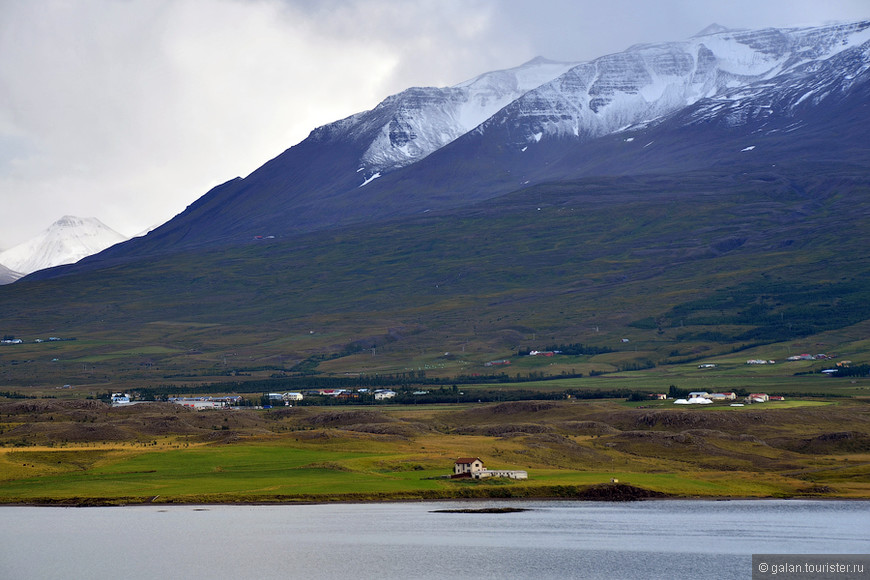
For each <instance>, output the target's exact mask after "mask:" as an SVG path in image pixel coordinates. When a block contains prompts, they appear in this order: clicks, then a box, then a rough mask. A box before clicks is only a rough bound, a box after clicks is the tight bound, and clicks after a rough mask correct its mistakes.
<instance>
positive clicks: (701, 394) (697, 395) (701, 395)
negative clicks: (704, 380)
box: [689, 391, 710, 399]
mask: <svg viewBox="0 0 870 580" xmlns="http://www.w3.org/2000/svg"><path fill="white" fill-rule="evenodd" d="M689 398H690V399H709V398H710V393H708V392H707V391H693V392H691V393H689Z"/></svg>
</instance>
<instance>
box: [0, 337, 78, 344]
mask: <svg viewBox="0 0 870 580" xmlns="http://www.w3.org/2000/svg"><path fill="white" fill-rule="evenodd" d="M63 340H75V339H74V338H60V337H59V336H49V337H48V338H35V339H33V342H35V343H41V342H60V341H63ZM0 344H24V341H23V340H22V339H20V338H12V337H7V338H4V339H3V340H0Z"/></svg>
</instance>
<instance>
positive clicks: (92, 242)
mask: <svg viewBox="0 0 870 580" xmlns="http://www.w3.org/2000/svg"><path fill="white" fill-rule="evenodd" d="M126 239H127V238H126V237H125V236H123V235H121V234H119V233H118V232H116V231H115V230H113V229H111V228H110V227H108V226H107V225H105V224H104V223H103V222H101V221H100V220H98V219H97V218H79V217H74V216H64V217H62V218H60V219H59V220H57V221H56V222H54V223H53V224H51V225H50V226H49V227H48V228H47V229H46V230H44V231H43V232H42V233H40V234H39V235H37V236H35V237H33V238H31V239H29V240H27V241H26V242H23V243H21V244H18V245H17V246H15V247H13V248H10V249H8V250H6V251H5V252H2V253H0V264H3V265H4V266H6V267H7V268H8V269H11V270H14V271H15V272H19V273H21V274H30V273H31V272H35V271H37V270H42V269H44V268H51V267H53V266H60V265H62V264H72V263H74V262H78V261H79V260H81V259H82V258H84V257H85V256H90V255H92V254H96V253H97V252H100V251H102V250H105V249H106V248H108V247H109V246H113V245H115V244H117V243H119V242H123V241H125V240H126ZM11 281H14V280H10V282H11Z"/></svg>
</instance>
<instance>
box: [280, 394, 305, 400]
mask: <svg viewBox="0 0 870 580" xmlns="http://www.w3.org/2000/svg"><path fill="white" fill-rule="evenodd" d="M284 400H285V401H301V400H302V393H284Z"/></svg>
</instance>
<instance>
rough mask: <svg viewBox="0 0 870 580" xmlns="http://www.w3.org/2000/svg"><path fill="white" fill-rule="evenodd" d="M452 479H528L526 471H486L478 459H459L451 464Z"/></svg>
mask: <svg viewBox="0 0 870 580" xmlns="http://www.w3.org/2000/svg"><path fill="white" fill-rule="evenodd" d="M451 477H452V478H463V477H470V478H472V479H486V478H489V477H506V478H508V479H528V478H529V474H528V472H526V471H514V470H509V469H487V468H486V467H484V466H483V461H481V460H480V458H479V457H460V458H459V459H457V460H456V461H455V462H454V463H453V475H452V476H451Z"/></svg>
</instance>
